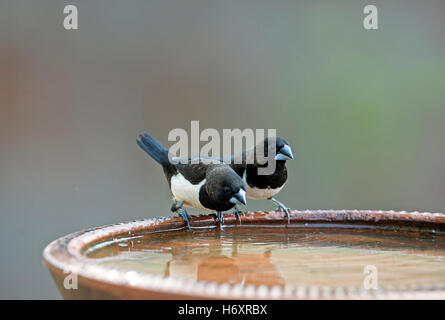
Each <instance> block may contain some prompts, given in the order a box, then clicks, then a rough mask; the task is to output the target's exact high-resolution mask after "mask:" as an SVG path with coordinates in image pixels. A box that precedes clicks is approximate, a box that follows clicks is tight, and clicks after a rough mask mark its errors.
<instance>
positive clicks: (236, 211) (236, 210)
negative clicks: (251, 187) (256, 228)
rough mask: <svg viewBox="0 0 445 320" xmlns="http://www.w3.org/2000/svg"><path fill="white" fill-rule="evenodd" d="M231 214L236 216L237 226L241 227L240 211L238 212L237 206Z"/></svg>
mask: <svg viewBox="0 0 445 320" xmlns="http://www.w3.org/2000/svg"><path fill="white" fill-rule="evenodd" d="M233 214H234V215H236V218H237V219H238V221H239V224H240V225H241V216H240V211H239V210H238V207H237V206H235V207H233Z"/></svg>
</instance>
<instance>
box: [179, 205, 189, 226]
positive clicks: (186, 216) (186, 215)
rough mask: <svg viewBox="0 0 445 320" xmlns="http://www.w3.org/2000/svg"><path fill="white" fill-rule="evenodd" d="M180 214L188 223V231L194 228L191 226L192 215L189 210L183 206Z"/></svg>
mask: <svg viewBox="0 0 445 320" xmlns="http://www.w3.org/2000/svg"><path fill="white" fill-rule="evenodd" d="M178 215H179V216H180V217H182V219H184V221H185V223H186V225H187V230H188V231H191V230H192V228H191V227H190V220H192V217H191V216H190V215H189V214H188V212H187V211H186V210H185V209H184V208H181V209H180V210H179V211H178Z"/></svg>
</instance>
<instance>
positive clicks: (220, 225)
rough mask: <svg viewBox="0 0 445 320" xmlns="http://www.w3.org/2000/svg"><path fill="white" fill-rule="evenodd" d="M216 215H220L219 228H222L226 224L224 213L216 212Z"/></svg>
mask: <svg viewBox="0 0 445 320" xmlns="http://www.w3.org/2000/svg"><path fill="white" fill-rule="evenodd" d="M216 216H217V217H218V222H219V228H220V229H221V228H222V226H223V224H224V213H222V212H221V211H218V212H216Z"/></svg>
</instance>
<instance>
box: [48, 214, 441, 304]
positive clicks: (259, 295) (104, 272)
mask: <svg viewBox="0 0 445 320" xmlns="http://www.w3.org/2000/svg"><path fill="white" fill-rule="evenodd" d="M290 217H291V224H292V226H304V227H308V226H310V225H317V226H318V225H321V226H323V225H326V226H329V225H343V226H351V227H352V228H354V227H360V226H370V227H371V228H387V227H392V228H394V227H401V228H408V229H414V230H424V231H430V232H432V230H438V231H443V232H445V214H443V213H430V212H417V211H416V212H406V211H393V210H391V211H383V210H304V211H298V210H292V211H291V212H290ZM241 222H242V226H241V227H243V226H249V225H255V226H272V225H285V224H286V222H287V219H286V218H285V216H284V214H283V213H282V212H276V211H269V212H246V213H244V214H243V215H242V216H241ZM238 223H239V222H238V221H237V219H236V217H235V216H234V215H233V214H226V215H225V217H224V225H225V226H227V227H237V226H239V225H237V224H238ZM212 227H213V228H215V227H217V221H216V216H215V215H214V214H209V215H200V216H193V222H192V228H197V229H198V228H212ZM183 229H185V224H184V221H183V220H182V219H181V218H177V217H158V218H150V219H143V220H135V221H129V222H124V223H118V224H112V225H106V226H102V227H96V228H90V229H86V230H83V231H78V232H74V233H71V234H68V235H66V236H63V237H61V238H59V239H57V240H54V241H52V242H51V243H50V244H48V245H47V246H46V248H45V249H44V251H43V259H44V264H45V265H46V266H47V268H48V269H49V270H50V271H51V269H53V270H56V271H58V272H64V273H67V272H71V273H75V274H77V275H78V276H79V277H81V278H84V279H87V280H92V281H93V282H94V281H95V282H96V283H97V282H99V283H102V284H105V285H112V286H125V287H126V288H127V289H130V290H131V289H135V290H143V291H149V292H152V293H154V294H156V293H162V294H164V295H165V294H172V295H176V296H178V295H179V296H185V297H190V298H193V299H196V298H198V299H267V300H269V299H445V285H444V284H440V285H437V286H432V285H428V286H425V287H406V288H402V287H398V288H394V289H391V288H385V289H379V290H365V289H358V288H341V287H340V288H320V287H292V288H291V287H284V288H282V287H278V286H277V287H267V286H264V285H262V286H253V285H248V286H245V287H243V286H241V285H239V284H236V285H231V284H224V283H223V284H219V283H215V282H206V281H194V280H186V279H179V278H173V277H169V278H165V277H163V276H158V275H150V274H141V273H137V272H135V271H118V270H115V269H109V268H106V267H101V266H97V265H93V264H88V260H89V259H88V258H86V257H85V255H84V254H83V251H84V249H85V248H86V247H87V246H88V245H90V244H91V243H96V242H97V241H100V240H101V239H104V238H109V237H115V236H122V235H124V234H128V233H133V232H141V231H144V232H166V231H169V232H170V231H179V230H183Z"/></svg>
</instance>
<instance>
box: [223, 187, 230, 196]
mask: <svg viewBox="0 0 445 320" xmlns="http://www.w3.org/2000/svg"><path fill="white" fill-rule="evenodd" d="M224 192H225V193H226V194H229V193H231V190H230V188H229V187H227V186H226V187H224Z"/></svg>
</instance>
